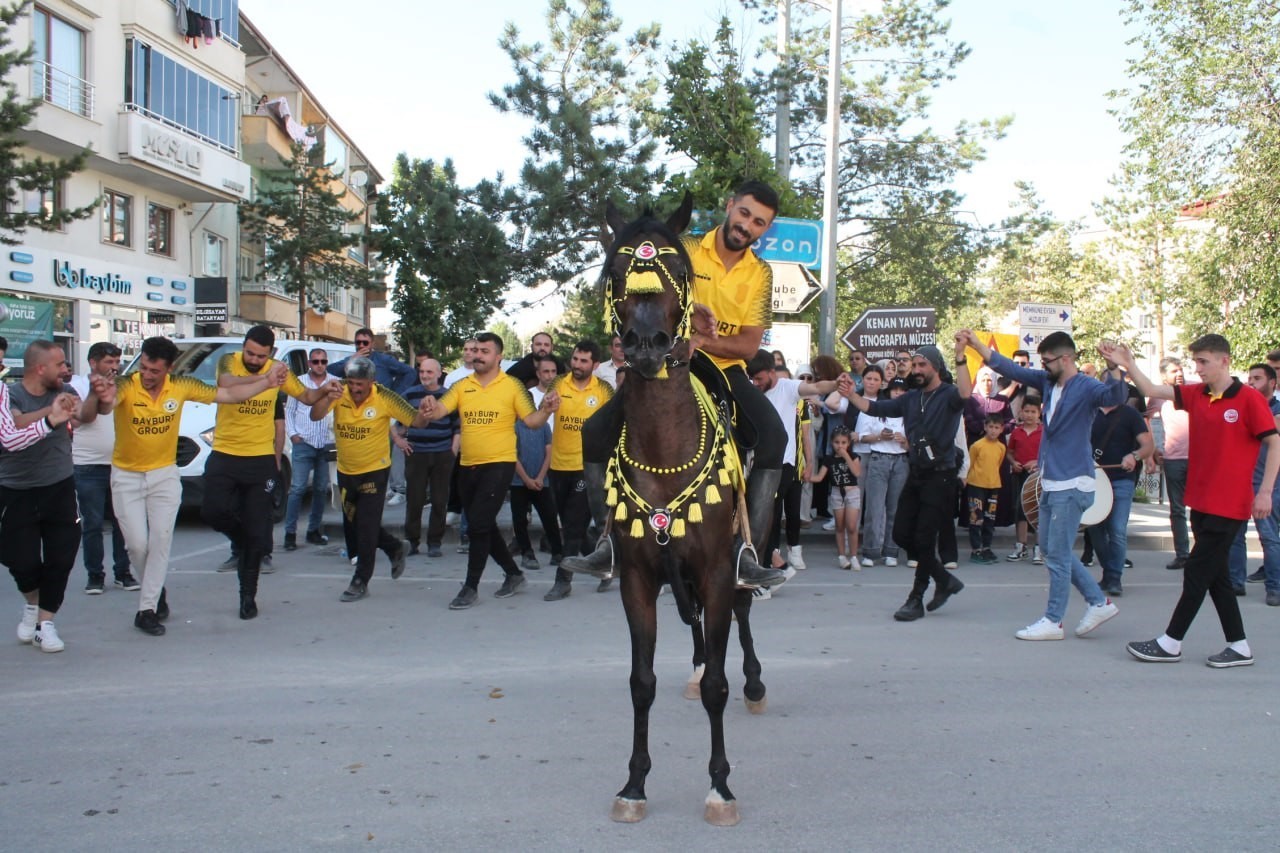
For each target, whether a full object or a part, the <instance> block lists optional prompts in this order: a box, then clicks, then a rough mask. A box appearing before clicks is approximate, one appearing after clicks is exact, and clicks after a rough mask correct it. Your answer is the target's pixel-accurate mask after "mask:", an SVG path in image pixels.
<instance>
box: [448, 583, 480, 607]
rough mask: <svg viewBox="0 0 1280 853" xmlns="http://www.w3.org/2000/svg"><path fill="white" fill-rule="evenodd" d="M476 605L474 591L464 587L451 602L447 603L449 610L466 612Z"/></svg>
mask: <svg viewBox="0 0 1280 853" xmlns="http://www.w3.org/2000/svg"><path fill="white" fill-rule="evenodd" d="M475 603H476V591H475V590H474V589H472V588H471V587H469V586H464V587H463V588H462V589H461V590H460V591H459V592H458V594H457V595H456V596H454V598H453V601H450V602H449V609H450V610H466V609H468V608H469V607H473V606H474V605H475Z"/></svg>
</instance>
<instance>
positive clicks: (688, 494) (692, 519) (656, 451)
mask: <svg viewBox="0 0 1280 853" xmlns="http://www.w3.org/2000/svg"><path fill="white" fill-rule="evenodd" d="M691 209H692V201H691V199H690V198H689V197H688V196H687V195H686V197H685V200H684V204H683V205H682V206H681V208H680V209H679V210H678V211H676V213H674V214H673V215H672V216H671V217H670V218H669V219H667V220H666V221H665V222H663V221H661V220H659V219H657V218H655V217H654V216H653V215H652V214H651V213H649V212H648V211H646V213H645V215H643V216H641V217H640V218H639V219H637V220H636V221H634V222H630V223H626V222H624V221H623V220H622V219H621V217H620V216H619V214H618V212H617V210H615V209H614V208H613V206H612V205H610V207H609V210H608V216H607V220H608V224H609V227H610V229H611V230H612V232H613V235H614V239H613V242H612V244H611V246H610V248H609V252H608V255H607V257H606V260H605V265H604V272H603V276H602V277H603V279H604V285H605V293H606V302H607V304H606V311H607V313H608V317H609V320H610V322H611V323H612V325H613V328H614V329H615V330H616V331H617V333H618V335H619V336H620V337H621V339H622V348H623V351H624V352H625V354H626V358H627V362H628V365H629V367H630V369H629V372H628V375H627V381H626V384H625V387H624V388H623V389H622V391H621V393H620V397H621V405H622V412H623V416H622V420H623V424H624V426H623V430H622V435H621V439H620V440H619V442H618V447H617V450H616V452H615V454H614V457H613V459H612V461H611V462H610V463H609V468H608V472H609V473H608V476H607V478H606V488H607V490H608V500H607V503H608V506H609V511H610V519H611V522H610V523H611V525H612V530H613V541H614V543H615V552H614V553H615V558H616V562H617V566H618V570H619V574H620V578H621V586H622V602H623V607H624V608H625V610H626V614H627V624H628V627H629V629H630V633H631V702H632V706H633V709H634V712H635V719H634V738H633V743H632V753H631V762H630V765H629V768H630V775H629V776H628V778H627V784H626V785H625V786H624V787H623V788H622V790H621V791H619V792H618V795H617V797H616V798H615V799H614V804H613V810H612V818H613V819H614V820H617V821H624V822H632V821H638V820H641V819H642V818H643V817H644V816H645V802H646V801H645V791H644V783H645V777H646V776H647V774H648V772H649V768H650V767H651V761H650V758H649V709H650V708H651V707H652V705H653V700H654V696H655V693H656V683H657V681H656V678H655V676H654V671H653V657H654V646H655V642H656V639H657V606H656V605H657V596H658V590H659V589H660V588H661V586H662V585H663V584H664V583H669V584H670V585H671V588H672V592H673V594H674V595H675V598H676V602H677V604H678V605H679V609H680V613H681V617H682V618H683V619H684V620H685V621H686V622H687V623H689V624H690V625H692V627H693V631H694V638H695V646H696V647H697V646H701V647H702V649H699V652H701V651H702V650H703V649H705V668H704V669H703V671H702V674H701V679H700V682H699V692H700V694H701V699H702V704H703V707H704V708H705V709H706V711H707V716H708V717H709V718H710V721H711V761H710V764H709V771H710V774H711V791H710V793H709V794H708V795H707V799H706V810H705V816H706V819H707V820H708V821H709V822H710V823H713V824H716V825H720V826H731V825H733V824H736V823H737V822H738V820H739V815H738V807H737V803H736V801H735V800H734V797H733V794H732V793H731V792H730V790H729V786H728V783H727V780H728V776H729V761H728V759H727V758H726V757H725V749H724V709H725V705H726V703H727V701H728V696H729V685H728V681H727V679H726V677H725V652H726V647H727V645H728V637H729V625H730V621H731V615H732V614H733V612H734V611H735V610H736V611H737V614H738V619H739V632H740V634H741V636H742V638H743V644H744V645H743V647H744V651H746V653H747V658H748V660H747V661H746V662H744V666H743V670H744V672H745V673H746V674H747V681H748V684H747V690H746V692H747V698H748V700H749V704H751V703H754V707H755V709H756V710H763V700H764V685H763V684H762V683H760V679H759V673H760V665H759V662H758V661H757V660H756V658H755V654H754V651H753V650H751V648H750V629H749V627H748V624H747V613H748V611H749V608H750V603H751V596H750V593H749V592H748V591H741V590H737V589H736V580H735V570H734V563H733V529H734V513H735V507H736V495H735V489H737V490H739V491H740V489H741V485H742V470H741V463H740V462H739V459H738V455H737V452H736V450H735V449H734V447H733V442H732V438H731V437H730V436H729V435H728V428H727V426H726V425H725V424H724V423H723V420H722V419H721V418H720V417H719V416H718V411H717V410H716V408H715V407H714V404H713V403H712V402H711V400H710V398H709V397H708V396H707V394H706V392H705V391H703V390H701V385H700V384H698V385H695V383H694V381H693V380H692V378H691V376H690V372H689V371H690V369H689V359H690V357H691V355H692V353H691V346H690V343H689V335H690V329H691V323H692V316H693V305H692V302H691V292H690V281H691V275H692V269H691V264H690V261H689V257H688V254H687V253H686V252H685V250H684V247H683V246H682V244H681V241H680V238H679V234H680V232H682V231H683V230H684V229H685V228H686V227H687V226H688V224H689V218H690V213H691ZM735 605H737V606H735ZM699 641H703V642H699ZM700 657H702V654H696V656H695V664H697V663H701V662H702V661H701V660H699V659H698V658H700Z"/></svg>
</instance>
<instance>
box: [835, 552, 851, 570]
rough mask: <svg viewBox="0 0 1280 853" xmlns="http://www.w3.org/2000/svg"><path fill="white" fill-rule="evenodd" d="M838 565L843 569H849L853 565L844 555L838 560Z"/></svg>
mask: <svg viewBox="0 0 1280 853" xmlns="http://www.w3.org/2000/svg"><path fill="white" fill-rule="evenodd" d="M836 565H837V566H839V567H840V568H842V569H848V568H850V567H851V566H852V565H853V564H852V563H850V562H849V558H848V557H846V556H845V555H844V554H841V555H840V556H839V557H837V558H836Z"/></svg>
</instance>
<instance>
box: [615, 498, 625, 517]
mask: <svg viewBox="0 0 1280 853" xmlns="http://www.w3.org/2000/svg"><path fill="white" fill-rule="evenodd" d="M613 520H614V521H626V520H627V505H626V504H624V503H622V502H621V501H619V502H618V509H617V510H616V511H615V512H614V514H613Z"/></svg>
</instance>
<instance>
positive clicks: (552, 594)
mask: <svg viewBox="0 0 1280 853" xmlns="http://www.w3.org/2000/svg"><path fill="white" fill-rule="evenodd" d="M572 591H573V587H572V586H570V585H569V583H568V582H567V581H556V582H555V583H553V584H552V585H551V589H549V590H547V594H546V595H544V596H542V600H543V601H559V600H560V599H562V598H568V597H569V593H571V592H572Z"/></svg>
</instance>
